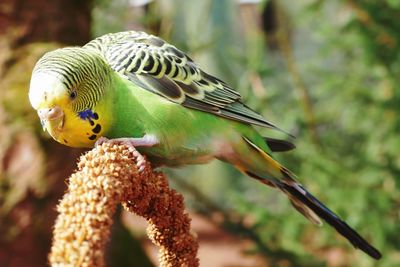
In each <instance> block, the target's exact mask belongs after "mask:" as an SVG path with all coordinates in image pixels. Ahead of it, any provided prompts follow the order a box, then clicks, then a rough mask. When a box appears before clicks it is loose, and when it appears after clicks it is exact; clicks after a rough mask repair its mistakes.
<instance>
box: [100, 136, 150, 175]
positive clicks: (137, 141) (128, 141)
mask: <svg viewBox="0 0 400 267" xmlns="http://www.w3.org/2000/svg"><path fill="white" fill-rule="evenodd" d="M105 142H108V143H112V144H123V145H126V146H128V147H129V149H130V150H131V151H132V153H133V156H134V157H135V158H136V166H137V167H138V169H139V172H141V171H143V170H144V168H145V160H144V157H143V156H142V155H141V154H140V153H139V152H138V151H137V150H136V148H135V147H139V146H147V147H150V146H154V145H157V144H158V140H157V138H156V137H155V136H154V135H147V134H146V135H144V136H143V137H140V138H134V137H122V138H114V139H108V138H106V137H100V138H99V139H97V141H96V143H95V146H98V145H101V144H103V143H105Z"/></svg>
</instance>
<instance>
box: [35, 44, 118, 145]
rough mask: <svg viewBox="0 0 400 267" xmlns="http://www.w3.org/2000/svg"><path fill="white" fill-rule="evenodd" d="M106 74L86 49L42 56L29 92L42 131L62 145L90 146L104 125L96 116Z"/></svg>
mask: <svg viewBox="0 0 400 267" xmlns="http://www.w3.org/2000/svg"><path fill="white" fill-rule="evenodd" d="M110 71H111V69H110V68H109V66H108V65H107V64H105V63H104V61H103V60H102V58H101V57H100V56H98V55H97V54H95V53H94V52H91V51H89V50H87V49H83V48H62V49H57V50H55V51H52V52H49V53H46V54H45V55H44V56H43V57H42V58H41V59H40V60H39V61H38V62H37V63H36V65H35V68H34V70H33V73H32V78H31V83H30V88H29V100H30V102H31V105H32V107H33V108H34V109H35V110H36V111H37V112H38V115H39V118H40V121H41V123H42V126H43V129H44V130H47V131H48V132H49V133H50V135H51V136H52V137H53V138H54V139H55V140H56V141H58V142H60V143H62V144H65V145H68V146H73V147H90V146H92V145H93V143H94V142H95V141H96V140H97V138H98V137H100V136H101V133H102V132H103V130H104V126H105V125H104V124H107V121H106V120H105V119H104V118H101V116H100V113H101V111H102V109H104V107H102V106H104V103H103V102H104V101H102V99H103V98H104V94H105V91H106V88H107V87H109V85H110V83H111V81H110V79H111V76H110Z"/></svg>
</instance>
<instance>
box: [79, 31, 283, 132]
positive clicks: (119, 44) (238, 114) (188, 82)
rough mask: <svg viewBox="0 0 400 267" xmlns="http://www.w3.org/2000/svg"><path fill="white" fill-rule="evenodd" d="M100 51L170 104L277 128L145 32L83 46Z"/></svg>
mask: <svg viewBox="0 0 400 267" xmlns="http://www.w3.org/2000/svg"><path fill="white" fill-rule="evenodd" d="M84 48H88V49H95V50H97V51H99V52H100V53H101V54H102V55H103V57H104V58H105V60H106V61H107V62H108V64H110V66H111V68H112V69H114V70H115V71H116V72H118V73H120V74H121V75H124V76H126V77H127V79H129V80H130V81H132V82H133V83H136V84H138V85H139V86H140V87H142V88H144V89H146V90H149V91H151V92H153V93H155V94H158V95H161V96H163V97H165V98H167V99H169V100H170V101H173V102H175V103H179V104H181V105H183V106H185V107H188V108H194V109H198V110H202V111H205V112H209V113H213V114H216V115H218V116H222V117H226V118H229V119H233V120H238V121H241V122H245V123H249V124H254V125H259V126H263V127H268V128H275V129H278V128H277V127H276V126H275V125H273V124H272V123H270V122H268V121H267V120H265V119H264V118H263V117H262V116H261V115H259V114H258V113H256V112H255V111H253V110H251V109H250V108H249V107H247V106H245V105H244V104H243V103H242V102H241V101H240V100H241V96H240V94H239V93H238V92H236V91H235V90H233V89H232V88H231V87H229V85H227V84H226V83H225V82H223V81H221V80H220V79H218V78H216V77H213V76H211V75H209V74H207V73H206V72H204V71H202V70H201V69H200V68H199V67H198V66H197V65H196V64H195V63H194V62H193V60H192V59H191V58H190V57H189V56H187V55H186V54H185V53H183V52H182V51H180V50H179V49H177V48H176V47H174V46H173V45H171V44H168V43H167V42H165V41H164V40H162V39H160V38H158V37H156V36H153V35H149V34H147V33H144V32H135V31H128V32H120V33H111V34H107V35H104V36H101V37H99V38H97V39H95V40H93V41H91V42H89V43H88V44H86V45H85V46H84Z"/></svg>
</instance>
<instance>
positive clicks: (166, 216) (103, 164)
mask: <svg viewBox="0 0 400 267" xmlns="http://www.w3.org/2000/svg"><path fill="white" fill-rule="evenodd" d="M137 165H139V166H140V167H138V166H137ZM143 167H144V169H143ZM139 169H143V170H142V171H139ZM119 203H123V205H124V207H125V208H126V209H127V210H129V211H131V212H134V213H136V214H138V215H140V216H143V217H144V218H145V219H147V221H148V223H149V227H148V229H147V233H148V235H149V238H150V239H151V240H152V241H153V242H154V244H156V245H157V246H158V247H159V253H160V266H168V267H175V266H188V267H189V266H190V267H192V266H199V261H198V259H197V257H196V254H197V250H198V243H197V240H196V238H195V237H194V236H193V235H192V234H191V233H190V218H189V216H188V215H187V213H185V211H184V204H183V197H182V196H181V195H180V194H178V193H177V192H176V191H174V190H172V189H170V188H169V186H168V181H167V179H166V177H165V176H164V175H163V174H162V173H159V172H153V170H152V169H151V167H150V165H149V164H148V163H147V162H146V161H145V160H144V159H143V157H142V156H141V155H140V154H139V153H138V152H137V151H136V150H135V149H134V148H133V147H126V146H123V145H120V146H119V145H115V144H111V143H107V142H105V143H103V144H102V145H99V146H97V147H95V148H94V149H93V150H91V151H89V152H88V153H87V154H85V155H83V156H82V157H81V159H80V162H79V164H78V170H77V171H76V172H75V173H74V174H72V176H71V177H70V179H69V184H68V191H67V193H66V194H65V195H64V197H63V199H62V200H61V202H60V204H59V205H58V207H57V210H58V212H59V216H58V218H57V220H56V223H55V227H54V236H53V245H52V248H51V253H50V256H49V260H50V263H51V266H96V267H97V266H100V267H101V266H104V264H105V263H104V248H105V244H106V242H107V241H108V239H109V235H110V227H111V224H112V216H113V214H114V212H115V210H116V207H117V205H118V204H119Z"/></svg>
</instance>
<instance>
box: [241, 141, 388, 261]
mask: <svg viewBox="0 0 400 267" xmlns="http://www.w3.org/2000/svg"><path fill="white" fill-rule="evenodd" d="M244 140H245V141H246V142H247V143H248V144H249V145H250V146H251V147H252V148H253V149H255V150H257V152H259V153H260V154H261V155H262V156H263V157H264V158H265V160H266V163H267V164H268V165H269V166H271V167H273V168H276V169H277V170H276V171H278V172H279V173H280V174H281V177H277V178H280V179H277V180H273V181H271V180H266V179H265V178H262V177H260V176H258V175H256V174H254V173H252V172H251V171H246V170H245V172H246V173H247V174H248V175H249V176H251V177H253V178H256V179H257V180H259V181H260V182H262V183H264V184H267V185H269V186H274V187H277V188H279V189H280V190H281V191H282V192H284V193H285V194H286V195H287V196H288V198H289V200H290V202H291V203H292V205H293V206H294V207H295V208H296V209H297V210H298V211H299V212H300V213H301V214H303V215H304V216H305V217H306V218H307V219H309V220H310V221H312V222H313V223H315V224H319V225H320V224H322V222H321V220H320V218H321V219H323V220H324V221H325V222H327V223H328V224H329V225H331V226H332V227H333V228H335V229H336V231H337V232H338V233H340V234H341V235H342V236H343V237H345V238H346V239H347V240H349V241H350V243H351V244H353V246H354V247H356V248H359V249H361V250H362V251H364V252H365V253H367V254H368V255H369V256H371V257H372V258H374V259H380V258H381V256H382V255H381V253H380V252H379V251H378V250H377V249H376V248H374V247H373V246H372V245H370V244H369V243H368V242H367V241H366V240H365V239H364V238H363V237H361V236H360V235H359V234H358V233H357V232H356V231H355V230H353V229H352V228H351V227H350V226H349V225H348V224H347V223H345V222H344V221H343V220H342V219H340V218H339V216H338V215H336V214H335V213H334V212H333V211H331V210H330V209H329V208H327V207H326V206H325V205H324V204H322V203H321V202H320V201H319V200H318V199H317V198H316V197H314V196H313V195H312V194H311V193H310V192H308V191H307V190H306V189H305V188H304V187H303V186H302V185H301V184H299V183H298V182H297V181H296V179H295V176H294V175H293V174H292V173H291V172H290V171H289V170H287V169H286V168H285V167H283V166H281V165H280V164H279V163H278V162H277V161H275V160H274V159H273V158H272V157H271V156H269V155H268V154H267V153H266V152H264V151H263V150H262V149H260V148H259V147H258V146H256V145H255V144H253V143H252V142H251V141H250V140H248V139H247V138H245V137H244Z"/></svg>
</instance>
